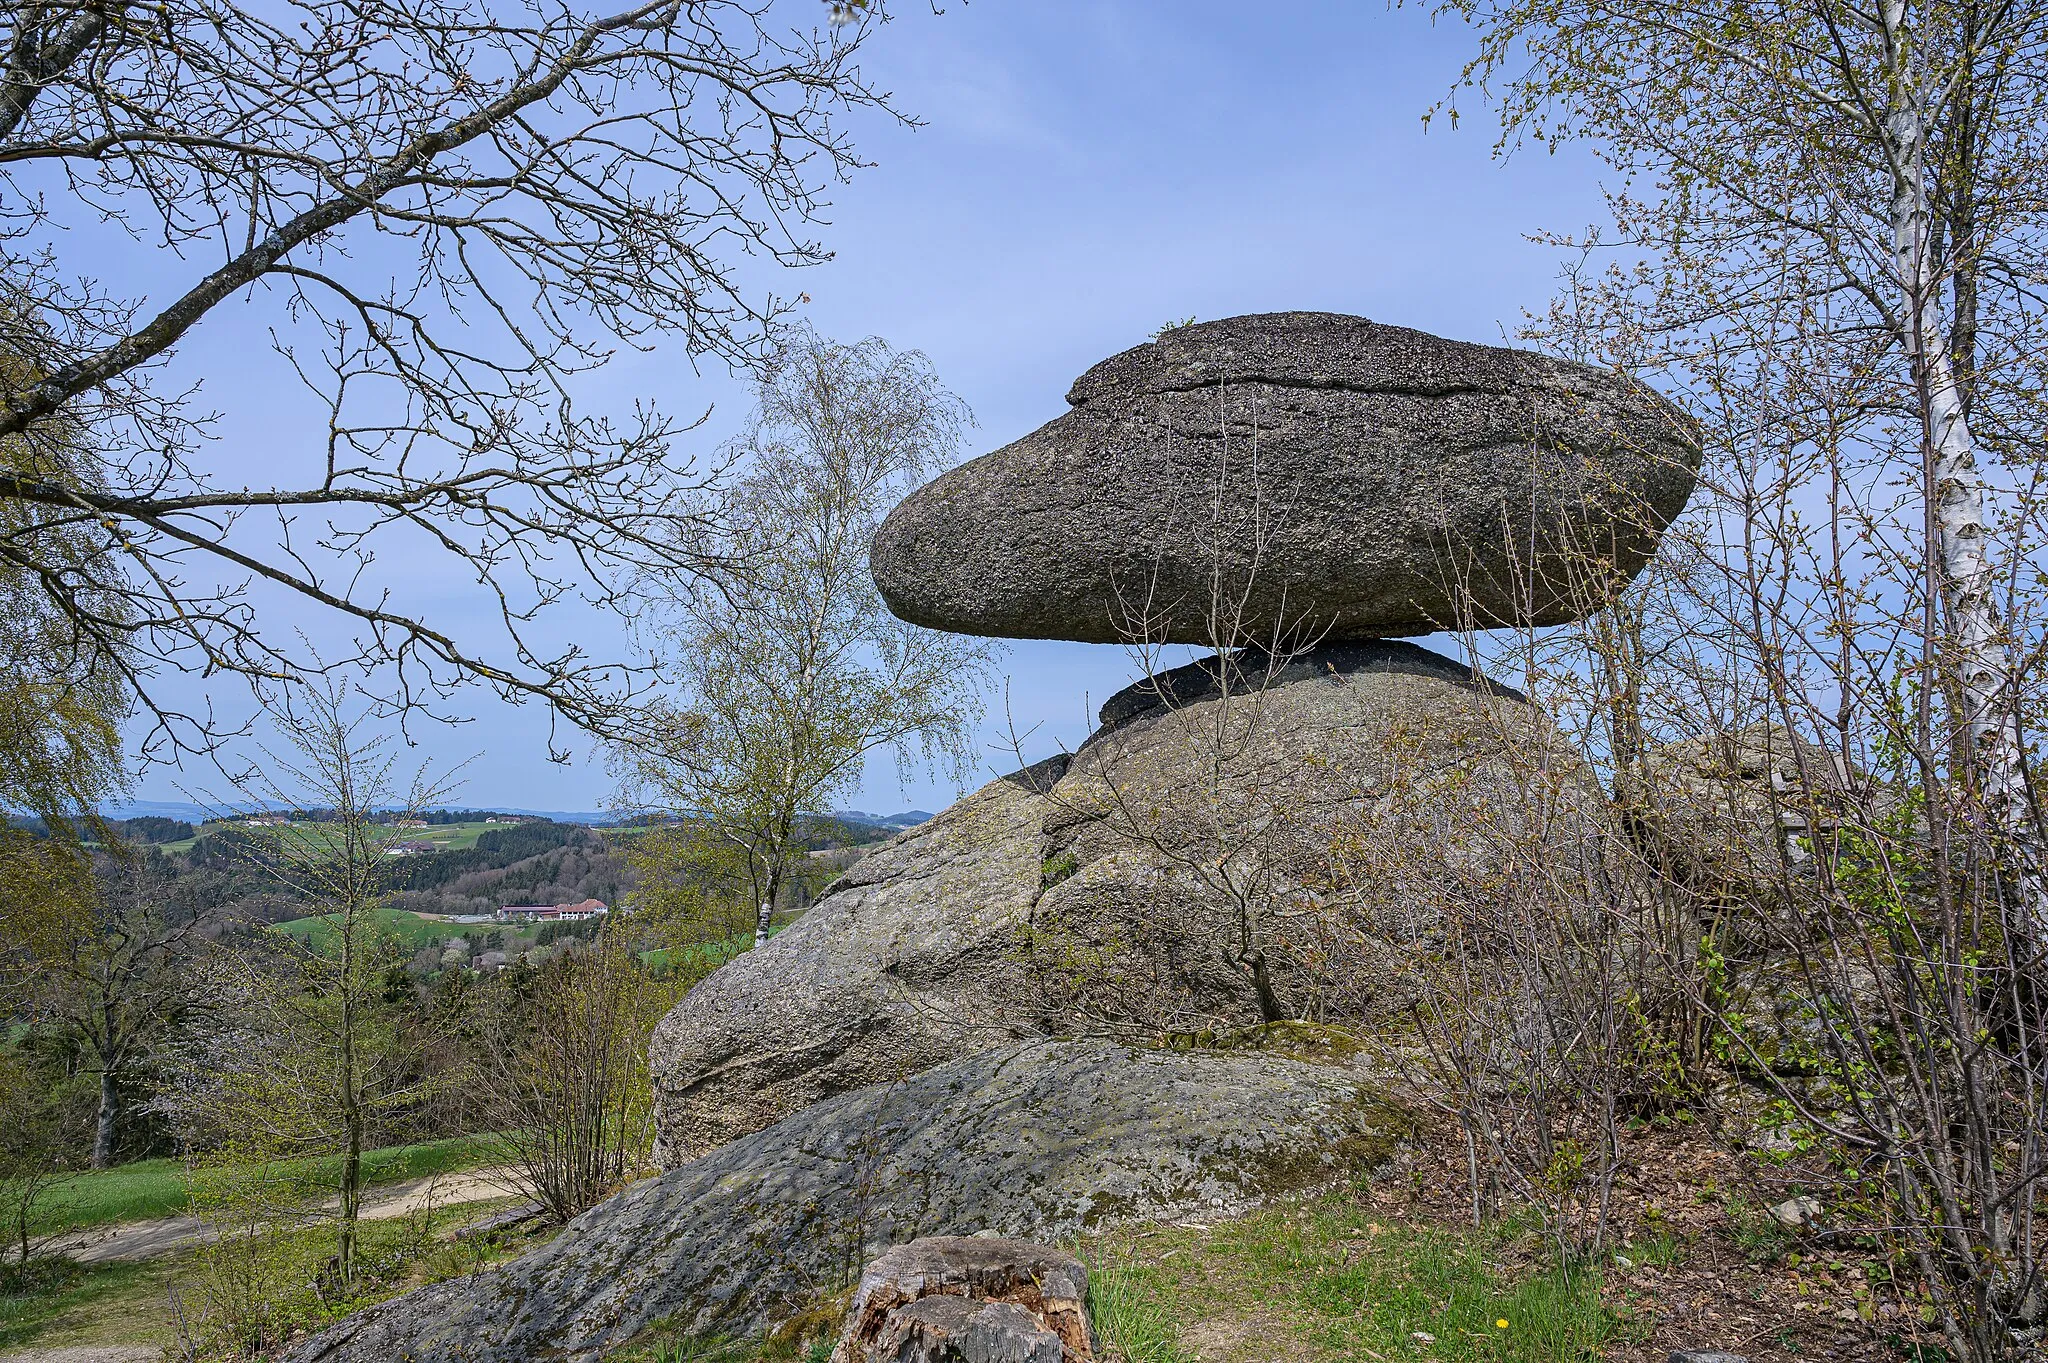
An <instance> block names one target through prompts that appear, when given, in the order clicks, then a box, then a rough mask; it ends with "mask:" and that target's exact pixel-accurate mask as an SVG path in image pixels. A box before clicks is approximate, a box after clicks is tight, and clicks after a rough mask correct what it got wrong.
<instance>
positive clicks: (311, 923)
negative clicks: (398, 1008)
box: [271, 909, 462, 951]
mask: <svg viewBox="0 0 2048 1363" xmlns="http://www.w3.org/2000/svg"><path fill="white" fill-rule="evenodd" d="M372 913H373V914H374V915H375V917H376V920H377V929H378V931H379V932H380V933H389V934H390V935H391V936H393V937H395V938H397V939H398V942H399V944H400V945H401V946H403V947H405V948H406V949H407V950H410V951H417V950H419V948H421V947H423V946H426V945H427V944H428V943H430V942H440V941H444V940H446V939H447V938H450V937H455V936H459V935H460V934H461V931H462V929H461V928H459V927H456V926H455V925H453V924H450V923H444V922H438V921H436V920H434V919H429V918H422V917H420V916H419V915H418V914H416V913H407V912H406V911H405V910H403V909H374V910H372ZM335 922H336V915H334V914H323V915H321V916H320V917H318V918H294V919H292V920H291V921H290V922H289V923H279V924H277V925H276V927H274V928H272V929H271V930H272V931H273V932H282V933H284V934H285V935H287V936H289V937H296V938H297V939H298V940H299V941H301V942H303V943H305V944H306V946H308V947H309V948H311V949H312V950H314V951H325V950H326V949H327V948H328V947H330V946H332V945H333V944H334V941H335V938H336V935H337V933H338V931H339V929H337V928H336V926H335Z"/></svg>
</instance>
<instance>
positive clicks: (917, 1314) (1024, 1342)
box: [832, 1235, 1095, 1363]
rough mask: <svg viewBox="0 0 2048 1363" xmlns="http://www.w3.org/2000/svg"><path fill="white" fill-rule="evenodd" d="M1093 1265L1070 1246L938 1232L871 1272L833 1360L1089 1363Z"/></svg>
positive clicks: (901, 1247) (835, 1362) (842, 1362)
mask: <svg viewBox="0 0 2048 1363" xmlns="http://www.w3.org/2000/svg"><path fill="white" fill-rule="evenodd" d="M1093 1357H1095V1338H1094V1336H1093V1334H1091V1333H1090V1331H1089V1329H1088V1270H1087V1268H1086V1267H1085V1266H1084V1265H1083V1264H1082V1263H1081V1261H1080V1260H1079V1259H1078V1258H1076V1257H1075V1256H1073V1255H1071V1254H1069V1253H1067V1252H1066V1251H1065V1250H1061V1249H1052V1248H1049V1247H1047V1246H1045V1245H1035V1244H1032V1243H1030V1242H1028V1241H1024V1240H1005V1239H1002V1238H1000V1237H997V1236H972V1235H969V1236H962V1235H932V1236H926V1237H925V1238H923V1239H921V1240H913V1241H911V1242H910V1243H909V1244H907V1245H898V1246H896V1248H894V1249H892V1250H890V1251H889V1252H888V1253H886V1254H884V1255H883V1256H882V1257H881V1258H879V1259H877V1260H875V1261H874V1262H873V1263H871V1264H869V1265H868V1266H867V1267H866V1268H865V1269H863V1270H862V1271H861V1275H860V1286H859V1287H858V1288H856V1289H855V1290H854V1294H853V1307H852V1309H851V1310H849V1311H848V1312H847V1313H846V1325H845V1328H844V1329H842V1330H841V1331H840V1334H839V1342H838V1344H837V1345H836V1346H835V1347H834V1348H833V1351H832V1363H952V1360H962V1361H963V1363H1063V1360H1064V1363H1087V1360H1089V1359H1092V1358H1093Z"/></svg>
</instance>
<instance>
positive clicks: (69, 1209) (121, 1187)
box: [35, 1136, 496, 1234]
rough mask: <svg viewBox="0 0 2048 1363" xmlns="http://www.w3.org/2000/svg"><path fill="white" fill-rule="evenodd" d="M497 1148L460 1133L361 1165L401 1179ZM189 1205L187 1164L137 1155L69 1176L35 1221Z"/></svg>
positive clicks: (319, 1164)
mask: <svg viewBox="0 0 2048 1363" xmlns="http://www.w3.org/2000/svg"><path fill="white" fill-rule="evenodd" d="M495 1153H496V1148H495V1146H494V1145H493V1144H492V1143H491V1142H490V1140H489V1139H488V1138H486V1137H480V1136H460V1137H457V1138H455V1139H453V1140H445V1141H427V1142H425V1143H423V1144H420V1145H390V1146H385V1147H384V1148H383V1149H381V1150H371V1151H367V1152H365V1153H364V1155H363V1168H364V1171H365V1174H366V1176H367V1177H368V1179H369V1181H370V1182H371V1183H399V1182H403V1181H404V1180H406V1179H412V1178H425V1177H427V1176H428V1175H429V1174H447V1173H454V1172H456V1171H458V1170H462V1169H475V1168H478V1167H480V1166H482V1165H484V1164H488V1163H490V1161H491V1160H492V1158H494V1155H495ZM338 1158H339V1157H336V1159H338ZM336 1159H325V1160H311V1161H308V1162H307V1166H308V1168H309V1169H310V1170H312V1171H313V1172H314V1173H316V1174H317V1175H319V1176H320V1177H322V1178H332V1177H335V1176H336V1175H337V1174H338V1173H339V1166H338V1164H337V1163H336ZM185 1210H186V1200H185V1166H184V1164H183V1163H181V1162H180V1161H178V1160H174V1159H153V1160H138V1161H136V1162H135V1163H133V1164H123V1165H120V1166H119V1167H117V1168H113V1169H102V1170H95V1171H94V1172H92V1173H86V1174H74V1175H73V1176H72V1177H70V1178H68V1179H65V1180H64V1181H63V1182H61V1183H59V1184H57V1185H56V1186H55V1188H54V1189H53V1190H52V1191H51V1193H50V1194H49V1197H48V1198H47V1200H46V1201H45V1202H44V1203H43V1205H42V1207H41V1208H40V1209H39V1214H38V1216H37V1217H36V1223H35V1224H36V1229H37V1232H38V1233H39V1234H48V1233H50V1232H53V1231H60V1230H65V1229H77V1228H83V1227H86V1226H105V1225H111V1224H113V1223H114V1222H117V1221H150V1220H155V1219H156V1218H158V1217H162V1216H176V1215H178V1214H179V1213H180V1212H183V1211H185Z"/></svg>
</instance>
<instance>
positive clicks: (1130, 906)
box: [652, 643, 1606, 1165]
mask: <svg viewBox="0 0 2048 1363" xmlns="http://www.w3.org/2000/svg"><path fill="white" fill-rule="evenodd" d="M1231 680H1232V682H1233V685H1234V687H1235V688H1237V689H1236V690H1235V692H1234V694H1233V695H1232V696H1230V697H1229V698H1228V699H1226V698H1225V697H1224V696H1223V695H1221V694H1220V688H1219V687H1218V685H1217V681H1216V678H1215V676H1214V675H1212V673H1211V671H1210V670H1209V669H1208V668H1206V667H1199V666H1198V667H1188V668H1182V669H1179V670H1177V671H1174V672H1170V673H1167V674H1165V675H1163V676H1161V677H1159V678H1157V679H1155V680H1153V681H1152V682H1148V683H1145V684H1142V685H1141V686H1139V687H1134V688H1132V689H1131V690H1129V691H1126V692H1124V693H1121V694H1119V695H1118V696H1116V697H1113V698H1112V699H1111V700H1110V701H1109V703H1108V704H1106V705H1105V706H1104V707H1103V711H1102V713H1103V720H1104V725H1103V728H1102V729H1101V730H1100V731H1098V732H1097V733H1096V734H1095V736H1094V737H1092V738H1091V739H1090V740H1089V741H1088V743H1087V744H1086V745H1084V746H1083V748H1082V749H1081V750H1080V752H1078V753H1076V754H1074V755H1073V756H1072V757H1071V758H1060V759H1055V760H1053V761H1049V762H1043V763H1040V764H1038V765H1037V766H1034V767H1030V768H1027V769H1025V770H1023V771H1020V772H1017V773H1015V774H1013V775H1011V776H1007V777H1004V778H1002V779H1001V780H998V781H994V782H991V783H990V784H989V785H987V786H985V787H983V788H982V789H981V790H979V791H977V792H975V793H974V794H972V795H970V796H968V797H967V798H965V799H963V800H961V801H960V802H959V803H957V804H956V805H954V806H953V807H952V808H950V809H948V810H946V811H945V812H943V813H941V814H940V815H938V816H937V817H936V818H934V819H933V820H931V821H930V822H929V823H926V824H923V825H921V826H919V827H917V828H915V829H912V830H910V831H909V832H907V833H904V834H903V835H901V836H900V837H898V838H897V839H895V840H894V841H893V842H891V843H889V844H887V845H885V846H884V847H882V848H881V849H879V850H877V851H875V852H873V853H871V854H869V855H868V856H867V857H866V858H865V859H863V860H862V861H861V862H860V863H858V864H857V865H856V866H855V867H854V868H853V869H852V870H851V871H850V872H849V873H848V874H847V875H846V876H845V877H843V878H842V879H841V880H839V881H838V882H837V883H835V884H834V885H833V886H831V887H830V888H829V889H828V890H827V891H826V892H825V894H824V895H823V896H821V897H820V899H819V900H818V902H817V903H816V904H814V905H813V906H812V907H811V909H810V910H809V911H808V912H807V913H806V914H805V915H804V917H803V918H802V919H800V920H799V921H797V922H796V923H794V924H792V925H791V926H790V927H789V928H787V929H785V930H784V931H783V932H782V933H780V934H779V935H778V936H776V937H775V938H774V939H773V940H771V941H770V942H768V943H767V944H766V945H764V946H760V947H757V948H755V949H754V950H751V951H748V952H746V953H744V954H742V955H741V956H739V957H738V958H737V959H735V960H733V961H732V962H730V963H728V964H727V965H725V966H723V967H721V968H720V969H719V970H717V971H716V972H714V973H713V974H712V975H711V976H710V977H709V978H708V979H706V980H704V981H703V982H701V983H700V984H698V985H697V987H696V988H695V989H693V990H692V991H691V992H690V994H689V995H688V996H687V997H686V998H685V999H684V1000H683V1001H682V1002H681V1003H680V1004H679V1005H678V1006H677V1007H676V1008H675V1009H674V1010H673V1011H672V1012H671V1013H670V1015H669V1016H668V1018H667V1019H666V1020H665V1021H664V1022H663V1023H662V1024H661V1027H660V1028H659V1029H658V1031H657V1032H656V1034H655V1039H654V1045H653V1049H652V1058H653V1062H654V1072H655V1085H656V1096H657V1104H658V1110H659V1116H660V1124H661V1140H662V1150H663V1159H664V1161H665V1162H666V1163H668V1164H670V1165H673V1164H675V1163H678V1162H680V1161H682V1160H685V1159H688V1158H691V1157H693V1156H695V1155H698V1154H701V1153H702V1152H704V1151H706V1150H709V1149H711V1148H713V1147H715V1146H718V1145H719V1144H721V1143H723V1142H725V1141H728V1140H731V1139H733V1138H735V1137H737V1136H741V1135H744V1134H745V1133H747V1132H750V1131H755V1130H759V1129H760V1128H761V1127H764V1126H766V1125H768V1124H769V1123H771V1122H773V1121H776V1120H777V1119H779V1118H781V1117H783V1116H785V1115H786V1114H788V1113H790V1112H794V1111H797V1110H799V1109H802V1108H804V1107H806V1106H807V1105H809V1104H811V1103H815V1102H818V1101H820V1100H821V1099H824V1098H828V1097H830V1096H831V1095H833V1094H835V1093H840V1092H844V1091H846V1090H848V1089H852V1088H857V1087H859V1086H861V1085H863V1084H869V1083H875V1082H878V1081H883V1080H888V1079H893V1078H896V1077H898V1076H901V1075H905V1074H914V1073H916V1072H918V1071H920V1070H923V1069H925V1068H927V1067H929V1066H932V1065H936V1064H940V1063H942V1062H944V1061H947V1060H951V1059H953V1058H955V1057H957V1056H959V1055H961V1054H963V1053H966V1052H970V1051H975V1050H980V1049H983V1048H985V1047H989V1046H994V1045H1001V1044H1005V1043H1007V1042H1009V1041H1011V1040H1013V1039H1016V1038H1020V1037H1029V1036H1038V1035H1074V1034H1109V1035H1119V1034H1121V1035H1125V1036H1129V1037H1134V1038H1135V1037H1151V1036H1157V1035H1160V1034H1162V1033H1174V1032H1193V1031H1199V1030H1203V1029H1212V1028H1225V1029H1227V1028H1232V1027H1241V1026H1246V1025H1250V1024H1256V1023H1259V1022H1261V1021H1264V1020H1268V1019H1270V1018H1271V1017H1274V1016H1284V1017H1296V1016H1303V1015H1307V1014H1309V1013H1311V1012H1313V1013H1314V1014H1315V1015H1317V1016H1323V1017H1332V1018H1344V1019H1369V1018H1372V1017H1375V1016H1378V1015H1381V1014H1382V1013H1385V1012H1390V1011H1395V1010H1398V1009H1399V1008H1400V1007H1401V1006H1402V1003H1403V1001H1404V996H1402V995H1401V994H1399V992H1398V982H1397V980H1396V978H1395V972H1393V971H1391V970H1389V969H1386V968H1384V963H1383V962H1382V961H1381V960H1380V959H1378V958H1376V957H1374V956H1373V955H1371V953H1372V952H1374V951H1375V950H1379V949H1382V948H1383V949H1384V950H1386V951H1388V952H1394V951H1398V950H1399V949H1400V947H1401V943H1402V942H1404V941H1407V940H1410V938H1412V936H1413V934H1415V933H1424V934H1426V933H1428V932H1429V931H1431V930H1433V925H1434V924H1435V922H1436V921H1437V920H1436V919H1435V918H1434V916H1433V913H1434V910H1435V909H1436V908H1437V907H1439V906H1441V905H1442V904H1443V903H1444V902H1446V901H1445V897H1447V896H1471V895H1475V894H1484V893H1488V892H1489V891H1488V890H1487V888H1486V887H1487V882H1488V878H1489V877H1491V876H1494V875H1497V874H1499V873H1500V871H1501V870H1502V868H1503V867H1504V866H1507V865H1509V864H1511V863H1513V862H1515V861H1517V860H1519V862H1520V864H1522V865H1524V866H1527V867H1535V866H1538V865H1540V866H1541V867H1542V868H1543V869H1544V870H1545V871H1546V873H1552V872H1554V873H1555V874H1556V875H1557V876H1558V877H1559V878H1561V880H1564V881H1568V880H1569V879H1570V877H1571V876H1573V875H1574V874H1587V875H1591V874H1592V873H1593V872H1594V870H1595V869H1596V868H1597V863H1599V861H1600V859H1601V858H1602V857H1603V856H1604V855H1606V834H1605V826H1604V824H1603V823H1602V820H1601V815H1600V813H1599V810H1600V807H1601V801H1600V797H1599V794H1598V792H1597V790H1596V789H1595V788H1594V787H1593V786H1592V785H1591V784H1590V782H1589V780H1588V778H1587V777H1586V775H1585V773H1584V770H1583V768H1582V767H1581V765H1580V764H1579V762H1578V761H1577V759H1576V758H1575V757H1574V756H1573V755H1572V754H1571V753H1570V752H1568V751H1567V750H1566V748H1565V745H1564V744H1563V743H1562V741H1561V740H1560V738H1559V736H1558V735H1557V734H1556V732H1555V731H1554V729H1552V727H1551V726H1550V725H1549V723H1548V721H1547V720H1546V719H1545V717H1544V716H1543V715H1542V714H1541V713H1540V712H1539V711H1537V710H1536V709H1535V708H1534V707H1532V706H1530V705H1529V704H1527V703H1526V702H1525V701H1524V700H1522V698H1521V697H1519V696H1518V695H1516V694H1515V693H1514V692H1512V691H1509V690H1507V689H1505V688H1501V687H1497V686H1492V685H1489V684H1488V683H1486V682H1484V681H1480V680H1476V679H1475V678H1474V677H1473V675H1472V673H1471V671H1470V670H1469V669H1467V668H1465V667H1463V666H1461V665H1459V664H1457V663H1455V662H1453V661H1451V660H1450V659H1448V658H1444V657H1441V656H1439V655H1437V654H1434V653H1431V652H1429V651H1427V650H1425V649H1421V648H1418V647H1416V646H1414V645H1412V644H1402V643H1372V644H1360V645H1347V646H1340V647H1331V648H1325V649H1320V650H1317V651H1315V652H1313V653H1311V654H1308V655H1305V656H1303V657H1301V658H1298V659H1293V660H1289V661H1286V662H1285V663H1284V664H1277V665H1272V666H1270V667H1264V666H1260V665H1253V664H1247V665H1246V666H1244V667H1243V668H1240V669H1239V670H1238V672H1237V674H1236V675H1235V676H1234V677H1233V678H1232V679H1231ZM1219 732H1220V733H1221V734H1222V735H1223V739H1222V742H1223V746H1224V748H1225V749H1227V751H1223V750H1219V748H1218V746H1217V745H1218V741H1219V738H1218V735H1219ZM1247 821H1255V822H1257V823H1258V824H1259V827H1258V828H1257V829H1250V828H1249V827H1248V824H1247ZM1248 833H1249V834H1250V835H1249V836H1247V834H1248ZM1223 847H1228V848H1231V849H1234V850H1232V852H1231V856H1232V858H1233V860H1232V861H1231V863H1230V865H1229V866H1228V867H1226V868H1225V874H1226V875H1227V877H1229V878H1232V879H1231V880H1230V883H1224V880H1223V879H1220V878H1219V874H1218V872H1217V871H1216V870H1215V866H1214V863H1215V857H1216V854H1217V849H1218V848H1223ZM1247 919H1248V920H1249V927H1250V935H1251V938H1252V940H1253V942H1254V944H1255V946H1256V947H1257V948H1258V951H1259V960H1258V961H1257V962H1252V961H1248V960H1246V959H1243V953H1242V952H1241V951H1240V949H1239V948H1240V946H1241V944H1242V941H1243V938H1242V935H1241V934H1240V931H1239V928H1240V926H1241V924H1242V923H1244V922H1245V921H1246V920H1247ZM1376 944H1378V945H1376ZM1255 967H1256V968H1255ZM1260 971H1263V973H1264V976H1265V979H1264V982H1263V983H1264V989H1265V991H1266V993H1267V994H1268V995H1269V996H1270V997H1267V998H1263V999H1262V997H1261V981H1260V980H1259V978H1258V973H1259V972H1260Z"/></svg>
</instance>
